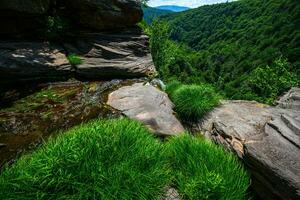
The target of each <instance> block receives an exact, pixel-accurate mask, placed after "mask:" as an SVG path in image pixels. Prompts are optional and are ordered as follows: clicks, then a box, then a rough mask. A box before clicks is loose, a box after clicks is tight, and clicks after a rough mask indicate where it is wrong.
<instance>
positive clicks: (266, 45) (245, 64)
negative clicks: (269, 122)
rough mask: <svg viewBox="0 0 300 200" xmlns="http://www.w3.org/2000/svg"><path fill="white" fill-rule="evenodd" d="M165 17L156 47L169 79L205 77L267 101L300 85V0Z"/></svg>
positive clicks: (231, 93) (252, 1) (265, 0)
mask: <svg viewBox="0 0 300 200" xmlns="http://www.w3.org/2000/svg"><path fill="white" fill-rule="evenodd" d="M161 20H162V21H166V22H167V23H168V24H169V25H167V24H162V23H156V24H155V25H154V26H153V27H152V43H153V45H152V50H153V51H154V55H153V56H154V59H155V62H156V64H157V65H159V71H160V72H161V76H163V77H164V78H165V79H166V78H167V79H175V78H176V79H179V80H181V81H184V82H193V83H194V82H202V81H205V82H209V83H213V84H214V85H216V86H217V87H218V88H219V89H220V90H222V91H224V92H225V94H226V95H227V97H229V98H234V99H238V98H240V99H250V100H258V101H261V102H267V103H271V102H273V101H274V100H275V99H276V97H277V96H278V95H280V94H281V93H282V92H284V91H286V90H287V89H288V88H289V87H291V86H296V85H299V79H300V78H299V71H300V70H299V69H300V4H299V1H298V0H285V1H282V0H240V1H236V2H232V3H223V4H217V5H209V6H202V7H200V8H197V9H193V10H190V11H187V12H183V13H174V14H170V15H168V16H164V17H162V18H161ZM167 37H168V38H170V39H172V40H173V41H176V43H174V42H172V41H167V40H166V38H167ZM163 40H164V42H163ZM155 45H156V46H155ZM170 77H172V78H170Z"/></svg>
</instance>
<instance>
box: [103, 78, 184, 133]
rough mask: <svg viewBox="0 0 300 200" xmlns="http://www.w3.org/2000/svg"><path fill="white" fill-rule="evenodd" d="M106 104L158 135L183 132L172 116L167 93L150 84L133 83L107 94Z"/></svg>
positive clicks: (172, 112) (171, 105)
mask: <svg viewBox="0 0 300 200" xmlns="http://www.w3.org/2000/svg"><path fill="white" fill-rule="evenodd" d="M107 104H108V105H110V106H112V107H113V108H115V109H117V110H120V111H121V112H122V113H124V114H125V115H126V116H128V117H129V118H132V119H136V120H139V121H141V122H142V123H144V124H145V125H146V126H147V127H148V128H149V129H150V130H151V131H152V132H153V133H155V134H157V135H159V136H170V135H177V134H180V133H183V132H184V128H183V126H182V125H181V123H180V122H179V121H178V120H177V118H176V117H175V116H174V111H173V110H172V107H173V104H172V102H171V101H170V99H169V98H168V95H167V94H165V93H164V92H162V91H160V90H158V89H157V88H155V87H153V86H152V85H150V84H145V83H135V84H133V85H131V86H124V87H121V88H120V89H118V90H116V91H114V92H112V93H110V94H109V97H108V102H107Z"/></svg>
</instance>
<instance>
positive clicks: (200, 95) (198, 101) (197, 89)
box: [166, 82, 221, 121]
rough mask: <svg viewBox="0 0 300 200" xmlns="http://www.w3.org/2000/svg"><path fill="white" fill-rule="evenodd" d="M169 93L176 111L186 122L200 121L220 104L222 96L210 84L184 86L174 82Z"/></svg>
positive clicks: (169, 87)
mask: <svg viewBox="0 0 300 200" xmlns="http://www.w3.org/2000/svg"><path fill="white" fill-rule="evenodd" d="M166 91H167V93H168V94H169V96H170V98H171V100H172V101H173V103H174V104H175V110H176V112H177V113H178V114H179V116H180V117H181V118H182V119H184V120H189V121H197V120H200V119H201V118H202V117H203V116H204V115H205V114H206V113H207V112H209V111H211V110H212V109H213V108H214V107H215V106H217V105H218V104H219V101H220V99H221V96H220V95H219V94H218V93H217V92H216V90H215V89H214V88H213V87H212V86H211V85H208V84H200V85H194V84H193V85H182V84H180V83H179V82H172V83H171V84H169V85H168V86H167V90H166Z"/></svg>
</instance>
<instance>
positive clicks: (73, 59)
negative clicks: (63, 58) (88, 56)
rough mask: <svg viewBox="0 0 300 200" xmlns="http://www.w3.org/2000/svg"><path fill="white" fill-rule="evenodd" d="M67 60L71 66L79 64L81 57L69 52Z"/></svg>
mask: <svg viewBox="0 0 300 200" xmlns="http://www.w3.org/2000/svg"><path fill="white" fill-rule="evenodd" d="M68 60H69V62H70V64H71V65H72V66H77V65H81V64H82V63H83V62H82V59H81V58H80V57H79V56H78V55H76V54H70V55H69V56H68Z"/></svg>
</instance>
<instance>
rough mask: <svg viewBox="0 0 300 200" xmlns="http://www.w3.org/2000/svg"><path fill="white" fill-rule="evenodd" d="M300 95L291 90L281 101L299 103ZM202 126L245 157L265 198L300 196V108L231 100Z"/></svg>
mask: <svg viewBox="0 0 300 200" xmlns="http://www.w3.org/2000/svg"><path fill="white" fill-rule="evenodd" d="M295 90H297V91H299V90H298V89H294V91H295ZM291 94H292V95H291ZM298 94H299V93H298ZM298 94H297V95H295V92H292V91H290V92H289V93H287V95H285V96H284V97H283V99H281V100H280V102H291V101H292V102H293V103H292V105H298V103H299V99H298V98H295V96H298ZM284 105H286V104H284ZM284 107H286V106H284ZM290 108H291V109H290ZM200 127H201V129H202V132H203V133H204V134H205V136H206V137H207V138H210V139H211V140H213V141H215V142H216V143H217V144H220V145H222V146H224V147H225V148H226V149H228V150H231V151H233V152H234V153H236V154H237V155H238V156H239V157H240V158H241V159H242V160H243V162H244V163H245V165H246V166H247V167H248V168H249V170H250V172H251V175H252V180H253V183H252V186H253V189H254V190H255V191H256V193H257V195H258V196H260V197H261V198H262V199H270V200H271V199H285V200H288V199H299V198H300V156H299V155H300V111H299V110H297V109H294V107H293V106H287V108H286V109H283V108H280V107H268V106H266V105H264V104H260V103H257V102H248V101H227V102H223V103H222V105H221V106H220V107H218V108H216V109H215V110H214V111H212V112H211V113H210V114H209V115H208V116H207V117H206V119H205V120H204V121H203V122H202V123H201V124H200Z"/></svg>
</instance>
